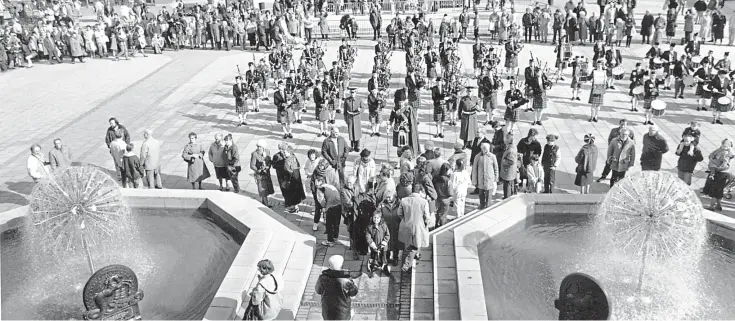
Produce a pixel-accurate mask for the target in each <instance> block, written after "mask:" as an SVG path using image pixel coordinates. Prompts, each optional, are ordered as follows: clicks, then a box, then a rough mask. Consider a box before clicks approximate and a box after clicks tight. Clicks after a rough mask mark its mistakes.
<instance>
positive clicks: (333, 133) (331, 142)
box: [322, 126, 350, 184]
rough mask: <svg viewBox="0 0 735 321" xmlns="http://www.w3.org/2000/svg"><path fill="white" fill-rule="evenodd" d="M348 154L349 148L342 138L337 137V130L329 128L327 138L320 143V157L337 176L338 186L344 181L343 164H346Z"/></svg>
mask: <svg viewBox="0 0 735 321" xmlns="http://www.w3.org/2000/svg"><path fill="white" fill-rule="evenodd" d="M349 153H350V148H349V146H347V141H345V139H344V138H343V137H342V136H339V129H337V127H334V126H333V127H331V128H330V130H329V137H327V138H325V139H324V142H323V143H322V157H324V159H326V160H327V161H328V162H329V165H331V166H332V167H333V168H334V169H336V170H337V173H338V174H339V181H340V184H344V181H345V164H346V163H347V155H349Z"/></svg>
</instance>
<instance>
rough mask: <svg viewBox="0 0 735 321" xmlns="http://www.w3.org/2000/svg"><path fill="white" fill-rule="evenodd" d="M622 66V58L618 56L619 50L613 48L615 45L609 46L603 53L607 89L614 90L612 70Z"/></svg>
mask: <svg viewBox="0 0 735 321" xmlns="http://www.w3.org/2000/svg"><path fill="white" fill-rule="evenodd" d="M622 64H623V56H622V55H621V54H620V49H617V48H615V45H611V46H610V47H609V48H608V49H607V51H606V52H605V65H606V66H607V70H608V72H607V89H613V90H615V77H614V76H613V69H614V68H615V67H618V66H620V65H622Z"/></svg>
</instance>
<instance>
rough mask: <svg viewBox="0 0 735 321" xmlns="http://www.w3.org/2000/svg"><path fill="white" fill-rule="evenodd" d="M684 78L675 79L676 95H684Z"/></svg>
mask: <svg viewBox="0 0 735 321" xmlns="http://www.w3.org/2000/svg"><path fill="white" fill-rule="evenodd" d="M685 87H686V86H684V80H682V79H681V78H676V80H674V97H678V96H682V97H684V88H685Z"/></svg>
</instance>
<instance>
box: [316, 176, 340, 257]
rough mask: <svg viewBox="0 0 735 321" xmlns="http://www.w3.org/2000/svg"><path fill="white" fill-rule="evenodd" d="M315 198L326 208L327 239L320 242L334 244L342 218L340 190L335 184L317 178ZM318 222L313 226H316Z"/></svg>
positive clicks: (325, 244) (328, 244) (326, 244)
mask: <svg viewBox="0 0 735 321" xmlns="http://www.w3.org/2000/svg"><path fill="white" fill-rule="evenodd" d="M315 186H316V189H317V193H316V194H317V196H316V198H317V200H318V202H319V205H320V206H321V208H323V209H326V215H325V216H326V219H325V220H326V229H327V231H326V234H327V240H326V241H323V242H322V245H324V246H330V247H331V246H334V241H335V240H337V237H339V222H340V220H341V219H342V199H341V196H340V195H341V194H340V191H339V190H338V189H337V187H336V186H334V185H331V184H328V183H327V182H326V181H325V180H324V179H321V178H320V179H317V180H316V183H315ZM317 223H318V222H315V223H314V224H315V225H314V226H315V227H317V225H316V224H317Z"/></svg>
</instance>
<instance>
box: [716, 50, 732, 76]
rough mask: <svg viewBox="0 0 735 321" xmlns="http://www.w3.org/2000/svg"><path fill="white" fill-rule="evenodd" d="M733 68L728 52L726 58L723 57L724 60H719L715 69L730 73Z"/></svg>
mask: <svg viewBox="0 0 735 321" xmlns="http://www.w3.org/2000/svg"><path fill="white" fill-rule="evenodd" d="M731 66H732V62H731V61H730V53H729V52H726V53H725V56H724V57H722V59H720V60H718V61H717V63H716V64H715V69H717V70H724V71H727V72H730V70H731V69H730V68H731Z"/></svg>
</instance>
